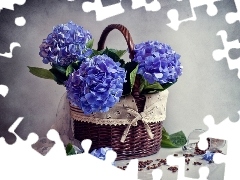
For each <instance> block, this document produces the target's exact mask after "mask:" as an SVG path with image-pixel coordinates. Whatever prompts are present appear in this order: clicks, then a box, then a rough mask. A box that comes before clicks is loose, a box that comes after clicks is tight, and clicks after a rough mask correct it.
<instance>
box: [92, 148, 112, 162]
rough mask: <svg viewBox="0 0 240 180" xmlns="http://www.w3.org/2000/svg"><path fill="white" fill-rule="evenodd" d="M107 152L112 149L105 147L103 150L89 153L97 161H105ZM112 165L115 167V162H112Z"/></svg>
mask: <svg viewBox="0 0 240 180" xmlns="http://www.w3.org/2000/svg"><path fill="white" fill-rule="evenodd" d="M108 150H112V148H108V147H105V148H99V149H94V150H93V151H92V152H91V155H93V156H95V157H97V158H99V159H102V160H105V157H106V153H107V151H108ZM112 164H113V165H115V162H113V163H112Z"/></svg>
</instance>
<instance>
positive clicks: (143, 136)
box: [70, 24, 166, 160]
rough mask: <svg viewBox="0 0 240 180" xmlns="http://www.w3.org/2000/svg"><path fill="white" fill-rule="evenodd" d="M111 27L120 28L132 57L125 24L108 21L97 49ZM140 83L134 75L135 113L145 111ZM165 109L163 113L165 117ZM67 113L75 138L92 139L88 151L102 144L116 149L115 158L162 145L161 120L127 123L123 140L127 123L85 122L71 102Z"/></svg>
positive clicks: (146, 153)
mask: <svg viewBox="0 0 240 180" xmlns="http://www.w3.org/2000/svg"><path fill="white" fill-rule="evenodd" d="M114 29H117V30H119V31H120V32H121V33H122V34H123V36H124V38H125V40H126V42H127V45H128V49H129V53H130V55H129V57H130V59H131V60H132V59H133V57H134V50H133V49H134V44H133V41H132V38H131V35H130V33H129V31H128V30H127V28H126V27H124V26H123V25H120V24H111V25H109V26H107V27H106V28H105V29H104V31H103V32H102V35H101V37H100V40H99V42H98V50H102V49H104V43H105V40H106V38H107V36H108V34H109V32H110V31H112V30H114ZM139 87H140V77H139V76H137V77H136V80H135V84H134V86H133V90H132V96H131V97H132V98H133V99H134V100H132V101H134V103H135V104H136V107H137V111H138V113H141V112H143V111H144V107H145V103H146V100H148V99H147V98H146V96H144V95H141V94H140V93H139ZM150 96H151V95H150ZM150 96H149V97H150ZM162 106H165V107H163V109H164V110H163V111H164V112H165V110H166V109H165V108H166V103H165V104H163V105H162ZM164 112H163V117H165V114H164ZM70 114H71V117H72V121H73V127H72V128H73V134H74V138H75V139H77V140H79V141H82V140H84V139H91V140H92V146H91V149H90V151H92V150H93V149H98V148H101V147H111V148H112V149H113V150H114V151H115V152H116V153H117V159H116V160H127V159H134V158H140V157H146V156H149V155H152V154H155V153H157V152H158V151H159V150H160V148H161V140H162V121H158V122H153V123H148V125H147V126H148V128H146V123H144V122H143V121H138V122H137V126H134V125H133V126H131V128H130V127H129V129H128V133H127V136H125V141H124V142H123V141H122V142H121V138H122V136H123V133H124V132H126V128H127V126H128V125H127V124H118V125H107V124H98V123H93V122H88V121H86V119H87V118H88V117H87V116H86V118H85V117H84V114H83V112H82V111H81V110H80V109H79V108H77V107H75V106H72V105H71V104H70ZM81 117H82V118H83V117H84V119H85V121H82V120H81ZM100 121H101V119H100ZM116 121H118V120H116ZM146 129H147V130H146ZM149 131H151V133H152V135H153V137H152V138H150V137H149ZM151 133H150V134H151Z"/></svg>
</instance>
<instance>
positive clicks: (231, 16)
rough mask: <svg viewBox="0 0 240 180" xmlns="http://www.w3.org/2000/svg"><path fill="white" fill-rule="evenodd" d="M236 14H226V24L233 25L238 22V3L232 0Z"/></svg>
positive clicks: (239, 19) (239, 4)
mask: <svg viewBox="0 0 240 180" xmlns="http://www.w3.org/2000/svg"><path fill="white" fill-rule="evenodd" d="M234 2H235V6H236V9H237V12H230V13H227V14H226V16H225V19H226V21H227V23H228V24H233V23H235V22H236V21H240V1H239V0H234Z"/></svg>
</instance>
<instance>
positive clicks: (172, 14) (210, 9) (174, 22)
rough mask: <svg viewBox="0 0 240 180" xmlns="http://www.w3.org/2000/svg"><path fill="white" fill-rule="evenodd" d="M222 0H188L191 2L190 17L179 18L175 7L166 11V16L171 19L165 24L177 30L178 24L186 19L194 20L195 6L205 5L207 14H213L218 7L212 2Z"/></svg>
mask: <svg viewBox="0 0 240 180" xmlns="http://www.w3.org/2000/svg"><path fill="white" fill-rule="evenodd" d="M218 1H222V0H201V1H199V0H190V1H189V2H190V4H191V12H192V17H190V18H187V19H184V20H179V12H178V11H177V10H176V9H171V10H169V11H168V12H167V16H168V18H169V20H170V21H171V22H170V23H168V24H167V25H168V26H169V27H170V28H172V29H173V30H175V31H177V30H178V29H179V26H180V24H182V23H184V22H187V21H196V20H197V16H196V13H195V11H194V9H195V8H196V7H200V6H204V5H206V6H207V14H208V15H209V16H215V15H216V14H217V13H218V9H217V7H216V5H215V4H214V3H215V2H218Z"/></svg>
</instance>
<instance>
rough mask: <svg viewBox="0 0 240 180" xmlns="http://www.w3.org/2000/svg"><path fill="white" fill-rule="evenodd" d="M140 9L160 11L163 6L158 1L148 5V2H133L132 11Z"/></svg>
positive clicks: (134, 0)
mask: <svg viewBox="0 0 240 180" xmlns="http://www.w3.org/2000/svg"><path fill="white" fill-rule="evenodd" d="M140 7H145V10H146V11H159V10H160V9H161V4H160V3H159V2H158V0H153V1H152V2H151V3H147V2H146V0H132V9H138V8H140Z"/></svg>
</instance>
